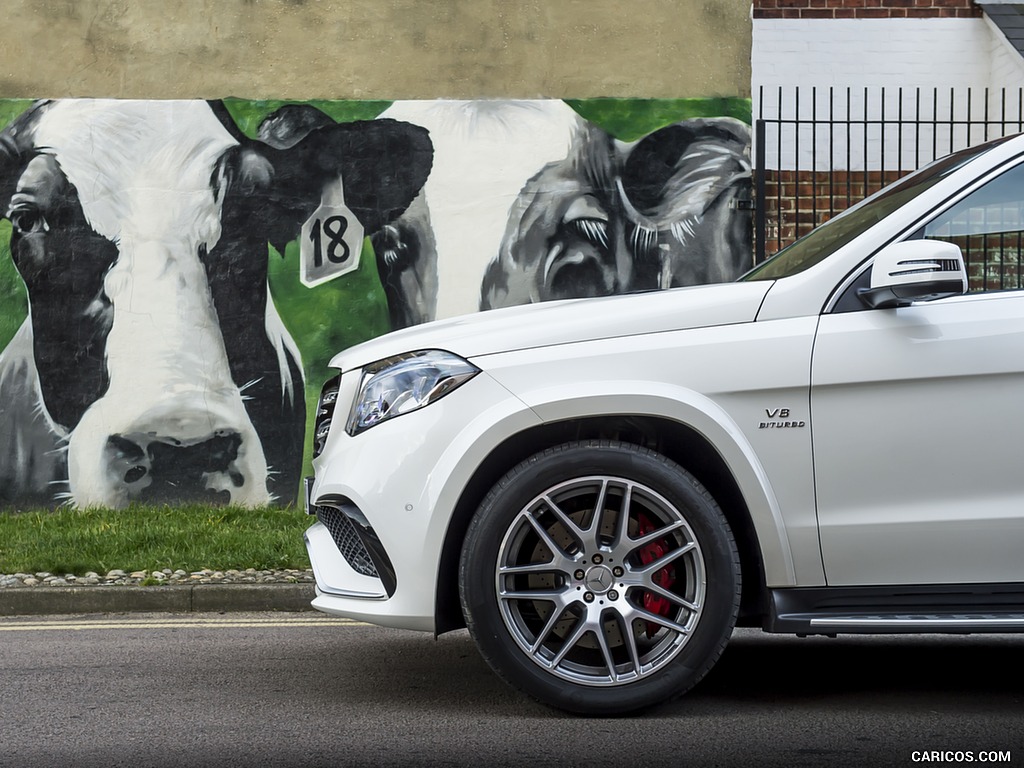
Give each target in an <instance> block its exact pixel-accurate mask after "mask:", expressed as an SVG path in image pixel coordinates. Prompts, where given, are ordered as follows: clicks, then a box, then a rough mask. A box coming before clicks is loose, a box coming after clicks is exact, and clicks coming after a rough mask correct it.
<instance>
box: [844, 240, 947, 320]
mask: <svg viewBox="0 0 1024 768" xmlns="http://www.w3.org/2000/svg"><path fill="white" fill-rule="evenodd" d="M964 293H967V269H966V267H965V266H964V256H963V253H962V252H961V251H960V246H958V245H955V244H954V243H947V242H945V241H943V240H904V241H902V242H899V243H892V244H890V245H887V246H885V247H884V248H883V249H882V250H880V251H879V252H878V253H876V254H875V261H874V263H873V264H872V265H871V287H870V288H861V289H860V290H859V291H858V292H857V295H858V297H859V298H860V300H861V301H862V302H863V303H864V304H865V305H866V306H868V307H869V308H871V309H890V308H893V307H905V306H908V305H910V304H912V303H914V302H915V301H933V300H934V299H942V298H946V297H947V296H959V295H961V294H964Z"/></svg>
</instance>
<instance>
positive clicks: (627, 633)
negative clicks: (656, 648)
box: [620, 614, 641, 677]
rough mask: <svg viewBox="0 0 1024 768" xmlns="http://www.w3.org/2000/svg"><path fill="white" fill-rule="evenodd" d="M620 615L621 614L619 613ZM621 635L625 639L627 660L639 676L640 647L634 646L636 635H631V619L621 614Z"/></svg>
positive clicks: (634, 672)
mask: <svg viewBox="0 0 1024 768" xmlns="http://www.w3.org/2000/svg"><path fill="white" fill-rule="evenodd" d="M620 616H621V614H620ZM621 621H622V635H623V637H624V638H625V639H626V650H627V652H628V653H629V661H630V663H631V664H632V665H633V674H635V675H636V676H637V677H639V676H640V669H641V667H640V649H639V648H637V646H636V637H635V636H634V635H633V631H632V627H631V623H632V622H631V621H630V620H629V619H628V618H627V617H626V616H621Z"/></svg>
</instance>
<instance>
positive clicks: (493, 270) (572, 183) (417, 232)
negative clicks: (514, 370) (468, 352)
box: [382, 99, 752, 321]
mask: <svg viewBox="0 0 1024 768" xmlns="http://www.w3.org/2000/svg"><path fill="white" fill-rule="evenodd" d="M384 115H385V116H387V117H391V118H395V119H399V120H402V121H406V122H410V123H414V124H416V125H421V126H424V127H426V128H427V129H429V131H430V135H431V138H432V141H433V145H434V170H433V172H432V173H431V175H430V178H429V179H428V180H427V183H426V184H425V185H424V188H423V192H422V194H421V195H420V197H419V198H418V199H417V200H416V202H415V203H414V205H413V206H411V207H410V209H409V211H408V212H407V213H406V214H404V215H403V216H402V217H401V218H400V219H398V220H397V221H395V222H394V223H393V224H391V225H388V226H387V227H385V229H384V231H383V232H382V236H383V237H384V239H385V240H386V248H387V249H389V250H387V252H388V253H390V254H392V259H391V261H392V262H393V263H394V264H395V265H396V267H397V266H401V268H402V269H403V270H404V271H403V272H401V273H400V274H401V276H402V277H403V279H404V280H405V283H404V284H405V285H414V286H415V290H414V291H410V290H406V291H405V292H404V293H403V292H401V291H399V292H397V295H396V297H395V299H394V301H393V302H391V304H392V306H399V307H400V306H403V302H407V303H406V304H405V306H406V307H407V309H406V313H407V315H408V316H409V317H413V318H414V319H415V321H422V320H424V319H433V318H434V317H448V316H452V315H457V314H463V313H466V312H473V311H476V310H479V309H492V308H496V307H502V306H510V305H516V304H527V303H532V302H538V301H547V300H550V299H559V298H570V297H584V296H604V295H610V294H616V293H625V292H632V291H641V290H653V289H661V288H670V287H676V286H682V285H696V284H700V283H712V282H722V281H727V280H732V279H734V278H736V277H738V276H739V275H740V274H742V273H743V272H745V271H746V270H747V269H749V268H750V267H751V266H752V247H751V213H750V205H749V201H750V195H751V186H750V180H751V168H750V159H749V155H750V127H749V126H748V125H746V124H745V123H743V122H741V121H739V120H736V119H733V118H694V119H689V120H683V121H681V122H677V123H675V124H671V125H667V126H665V127H662V128H659V129H657V130H655V131H653V132H652V133H650V134H648V135H647V136H644V137H643V138H641V139H640V140H638V141H634V142H622V141H619V140H617V139H615V138H614V137H612V136H611V135H610V134H608V133H607V132H606V131H605V130H603V129H602V128H600V127H598V126H596V125H594V124H593V123H590V122H588V121H587V120H584V119H583V118H582V117H581V116H580V115H579V114H578V113H576V112H575V111H574V110H573V109H572V108H570V107H569V105H568V104H566V103H565V102H563V101H559V100H554V99H544V100H523V101H509V100H494V101H488V100H476V101H398V102H394V103H393V104H392V105H391V106H390V107H389V108H388V109H387V110H386V111H385V112H384ZM394 271H397V269H395V270H394ZM396 283H397V279H396ZM409 297H412V298H411V299H410V298H409Z"/></svg>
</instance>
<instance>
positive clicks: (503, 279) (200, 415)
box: [0, 99, 752, 509]
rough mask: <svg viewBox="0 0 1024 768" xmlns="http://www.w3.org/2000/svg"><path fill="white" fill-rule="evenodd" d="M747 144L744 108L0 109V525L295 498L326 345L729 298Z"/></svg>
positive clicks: (186, 104)
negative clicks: (560, 313) (534, 308)
mask: <svg viewBox="0 0 1024 768" xmlns="http://www.w3.org/2000/svg"><path fill="white" fill-rule="evenodd" d="M748 123H749V102H748V101H746V100H740V99H718V100H672V101H651V100H590V101H580V102H563V101H556V100H538V101H468V102H467V101H409V102H369V101H361V102H310V103H283V102H274V103H270V102H252V101H243V100H236V99H228V100H224V101H216V102H207V101H123V100H122V101H118V100H58V101H47V102H24V101H6V102H3V101H0V128H2V131H0V213H2V215H3V220H2V221H0V508H7V509H17V508H29V507H33V506H53V505H57V504H74V505H77V506H90V505H102V506H114V507H118V506H124V505H126V504H128V503H131V502H132V501H144V502H174V501H185V500H189V501H195V500H200V501H201V500H208V501H210V502H214V503H229V502H230V503H235V504H243V505H258V504H267V503H290V502H292V501H294V500H295V497H296V494H297V491H298V487H299V480H300V478H301V476H302V475H303V474H305V473H306V472H308V454H307V453H306V452H307V451H308V444H309V440H308V439H307V435H306V432H307V424H309V423H311V421H310V420H309V418H308V416H309V414H308V408H309V407H310V404H311V402H312V401H313V400H315V392H316V391H317V390H318V388H319V385H320V383H321V381H322V380H323V378H324V376H325V372H326V363H327V361H328V360H329V359H330V357H331V355H332V354H333V353H335V352H336V351H338V350H339V349H341V348H343V347H345V346H348V345H350V344H353V343H357V342H359V341H362V340H364V339H366V338H370V337H372V336H375V335H379V334H381V333H384V332H387V331H388V330H391V329H395V328H400V327H405V326H408V325H413V324H417V323H422V322H426V321H429V320H432V319H435V318H439V317H447V316H451V315H456V314H461V313H464V312H474V311H478V310H488V309H492V308H497V307H502V306H509V305H514V304H523V303H529V302H536V301H546V300H549V299H556V298H567V297H577V296H596V295H607V294H614V293H622V292H626V291H638V290H655V289H664V288H669V287H674V286H681V285H693V284H698V283H706V282H717V281H723V280H730V279H733V278H735V277H736V276H738V275H739V274H741V273H742V272H743V271H745V270H746V269H747V268H749V266H750V265H751V258H752V254H751V237H750V211H749V205H747V203H746V201H749V199H750V194H751V188H750V161H749V144H750V129H749V125H748ZM307 390H308V391H307Z"/></svg>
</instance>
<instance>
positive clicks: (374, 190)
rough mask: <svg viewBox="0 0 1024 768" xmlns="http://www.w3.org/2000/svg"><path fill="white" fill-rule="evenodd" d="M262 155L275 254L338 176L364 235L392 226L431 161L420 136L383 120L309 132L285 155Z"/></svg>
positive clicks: (424, 137)
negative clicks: (267, 169)
mask: <svg viewBox="0 0 1024 768" xmlns="http://www.w3.org/2000/svg"><path fill="white" fill-rule="evenodd" d="M264 152H265V153H266V154H265V157H266V158H267V159H268V161H269V162H270V164H271V166H272V167H273V185H272V189H271V190H270V194H271V195H272V196H273V197H274V198H275V204H274V210H275V216H274V219H275V221H274V222H273V228H272V231H271V233H270V240H271V244H272V245H274V247H276V248H278V250H279V251H282V252H283V247H284V245H285V244H286V243H287V242H289V241H290V240H293V239H295V238H296V237H298V235H299V230H300V229H301V227H302V224H303V223H304V222H305V221H306V219H307V218H309V216H310V215H312V213H313V211H315V210H316V208H317V207H318V206H319V205H320V201H321V196H322V194H323V190H324V188H325V187H326V186H328V185H329V184H331V183H332V182H334V181H335V180H336V179H338V178H339V177H340V178H341V181H342V185H343V188H344V191H345V204H346V205H347V206H348V208H349V210H351V211H352V213H353V214H354V215H355V216H356V218H358V219H359V222H360V223H361V224H362V225H363V228H364V229H365V230H366V232H367V233H368V234H372V233H373V232H376V231H377V230H379V229H380V228H381V227H383V226H384V225H385V224H388V223H389V222H392V221H394V220H395V219H396V218H398V217H399V216H400V215H401V214H402V213H403V212H404V211H405V209H406V208H408V207H409V204H410V203H411V202H412V201H413V199H414V198H415V197H416V195H417V194H418V193H419V191H420V189H421V188H422V187H423V184H424V183H425V182H426V180H427V176H428V175H429V174H430V169H431V166H432V164H433V156H434V150H433V144H432V143H431V141H430V136H429V134H428V133H427V131H426V129H424V128H421V127H419V126H415V125H411V124H409V123H403V122H399V121H396V120H389V119H380V120H366V121H359V122H352V123H337V124H331V125H328V126H323V127H320V128H315V129H313V130H310V131H309V132H308V134H306V135H305V136H304V137H303V138H302V139H301V140H299V141H297V142H295V143H294V144H293V145H292V146H290V147H288V148H286V149H274V148H273V147H272V146H267V147H266V149H265V150H264Z"/></svg>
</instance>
